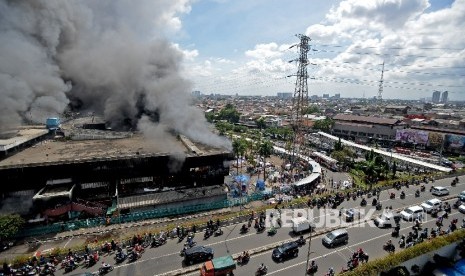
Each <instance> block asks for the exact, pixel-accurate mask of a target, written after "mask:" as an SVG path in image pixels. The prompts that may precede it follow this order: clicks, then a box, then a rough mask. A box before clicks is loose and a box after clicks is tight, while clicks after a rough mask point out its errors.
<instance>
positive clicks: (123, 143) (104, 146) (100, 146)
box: [0, 131, 226, 168]
mask: <svg viewBox="0 0 465 276" xmlns="http://www.w3.org/2000/svg"><path fill="white" fill-rule="evenodd" d="M47 132H48V131H47ZM110 132H111V131H110ZM166 140H169V141H166ZM191 143H192V145H195V148H196V149H197V152H193V151H192V146H191V149H188V148H187V147H186V145H185V144H184V143H183V142H182V141H181V140H179V139H177V138H175V137H174V136H173V137H172V139H164V140H155V139H147V138H145V137H144V136H143V135H142V134H139V133H133V134H132V135H131V136H130V137H128V138H123V139H100V140H78V141H73V140H66V139H62V140H44V141H41V142H39V143H37V144H36V145H34V146H32V147H29V148H26V149H24V150H22V151H19V152H17V153H16V154H14V155H11V156H8V157H6V158H5V159H3V160H0V168H1V167H10V166H26V165H33V164H40V163H56V162H60V163H62V162H85V161H91V160H96V159H105V160H109V159H120V158H131V157H135V156H139V157H144V156H146V157H149V156H162V155H172V154H173V153H176V154H177V153H181V154H185V155H186V156H196V155H198V153H199V152H201V154H202V155H210V154H218V153H223V152H226V150H223V149H215V148H212V147H209V146H205V145H202V144H199V143H194V142H191Z"/></svg>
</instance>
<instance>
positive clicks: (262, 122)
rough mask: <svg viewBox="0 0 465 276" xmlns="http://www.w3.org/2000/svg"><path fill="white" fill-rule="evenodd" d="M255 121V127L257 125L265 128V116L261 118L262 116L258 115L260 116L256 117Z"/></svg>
mask: <svg viewBox="0 0 465 276" xmlns="http://www.w3.org/2000/svg"><path fill="white" fill-rule="evenodd" d="M255 123H256V124H257V127H258V128H259V129H264V128H266V122H265V118H263V117H260V118H258V119H257V120H255Z"/></svg>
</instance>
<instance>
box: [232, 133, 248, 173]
mask: <svg viewBox="0 0 465 276" xmlns="http://www.w3.org/2000/svg"><path fill="white" fill-rule="evenodd" d="M232 147H233V153H234V156H235V157H236V161H237V164H236V165H237V174H239V157H241V156H244V153H245V150H246V144H245V143H244V139H234V140H233V143H232ZM241 164H242V162H241Z"/></svg>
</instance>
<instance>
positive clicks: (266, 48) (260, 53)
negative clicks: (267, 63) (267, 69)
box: [245, 42, 282, 59]
mask: <svg viewBox="0 0 465 276" xmlns="http://www.w3.org/2000/svg"><path fill="white" fill-rule="evenodd" d="M245 55H246V56H248V57H252V58H256V59H267V58H275V57H280V56H281V55H282V52H281V51H280V49H279V47H278V44H276V43H274V42H271V43H268V44H258V45H255V48H254V49H253V50H248V51H246V52H245Z"/></svg>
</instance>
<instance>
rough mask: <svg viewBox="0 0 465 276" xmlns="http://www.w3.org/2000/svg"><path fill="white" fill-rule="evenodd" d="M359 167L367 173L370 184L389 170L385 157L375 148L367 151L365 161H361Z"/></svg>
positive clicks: (366, 177)
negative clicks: (376, 151)
mask: <svg viewBox="0 0 465 276" xmlns="http://www.w3.org/2000/svg"><path fill="white" fill-rule="evenodd" d="M359 168H360V169H361V170H362V171H363V172H364V173H365V179H366V181H367V182H368V183H369V184H370V189H371V187H372V185H373V183H374V182H376V181H377V180H378V179H379V178H380V177H381V176H383V175H384V176H386V175H387V173H388V172H389V165H388V164H387V162H386V161H385V160H384V158H383V157H382V156H381V155H379V154H377V153H375V152H374V151H373V150H371V151H369V152H366V153H365V161H363V162H360V163H359Z"/></svg>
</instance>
